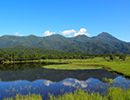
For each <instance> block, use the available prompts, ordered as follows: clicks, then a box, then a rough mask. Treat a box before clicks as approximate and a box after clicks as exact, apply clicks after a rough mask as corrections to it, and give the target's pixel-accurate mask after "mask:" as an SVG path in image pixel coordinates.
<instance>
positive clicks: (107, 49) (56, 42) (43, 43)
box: [0, 32, 130, 54]
mask: <svg viewBox="0 0 130 100" xmlns="http://www.w3.org/2000/svg"><path fill="white" fill-rule="evenodd" d="M20 46H21V47H27V48H42V49H47V50H56V51H64V52H81V53H88V54H108V53H124V54H130V43H129V42H124V41H122V40H119V39H117V38H116V37H114V36H112V35H111V34H109V33H107V32H102V33H100V34H99V35H97V36H94V37H88V36H86V35H78V36H75V37H71V38H67V37H64V36H62V35H60V34H54V35H51V36H46V37H39V36H35V35H29V36H14V35H4V36H1V37H0V48H1V49H2V48H17V47H20Z"/></svg>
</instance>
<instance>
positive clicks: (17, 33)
mask: <svg viewBox="0 0 130 100" xmlns="http://www.w3.org/2000/svg"><path fill="white" fill-rule="evenodd" d="M14 35H16V36H22V34H21V33H19V32H15V33H14Z"/></svg>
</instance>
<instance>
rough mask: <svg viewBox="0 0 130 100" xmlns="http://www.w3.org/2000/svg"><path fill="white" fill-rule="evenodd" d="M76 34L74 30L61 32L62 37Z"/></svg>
mask: <svg viewBox="0 0 130 100" xmlns="http://www.w3.org/2000/svg"><path fill="white" fill-rule="evenodd" d="M75 33H76V30H74V29H71V30H64V31H63V32H62V35H64V36H69V37H70V36H73V35H74V34H75Z"/></svg>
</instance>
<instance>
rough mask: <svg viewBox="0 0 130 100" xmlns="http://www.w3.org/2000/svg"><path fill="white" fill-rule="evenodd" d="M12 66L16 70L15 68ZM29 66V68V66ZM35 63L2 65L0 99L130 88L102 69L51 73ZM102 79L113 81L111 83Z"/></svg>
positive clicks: (129, 82) (123, 81)
mask: <svg viewBox="0 0 130 100" xmlns="http://www.w3.org/2000/svg"><path fill="white" fill-rule="evenodd" d="M16 66H18V67H17V69H16ZM30 66H31V67H30ZM40 66H41V65H38V64H31V65H28V64H26V65H12V66H6V68H7V69H8V70H7V69H4V68H3V69H2V68H1V67H4V66H1V67H0V68H1V70H0V80H1V81H0V100H2V99H3V98H6V97H14V96H15V95H16V94H21V95H27V94H40V95H42V96H43V99H44V100H47V98H48V94H52V95H61V94H64V93H66V92H73V91H75V90H76V89H79V88H80V89H83V90H85V91H87V92H99V93H101V94H105V93H106V91H107V89H108V88H109V87H121V88H124V89H128V88H130V80H128V79H126V78H124V77H122V76H119V75H118V74H116V73H111V72H109V71H107V70H105V69H93V70H53V69H44V68H41V67H40ZM104 78H111V79H113V82H112V83H106V82H104V81H103V80H104Z"/></svg>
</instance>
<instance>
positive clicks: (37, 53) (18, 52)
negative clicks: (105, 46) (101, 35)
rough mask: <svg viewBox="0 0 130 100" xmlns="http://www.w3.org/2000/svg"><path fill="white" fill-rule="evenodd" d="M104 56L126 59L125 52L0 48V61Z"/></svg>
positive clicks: (110, 58) (106, 58) (108, 58)
mask: <svg viewBox="0 0 130 100" xmlns="http://www.w3.org/2000/svg"><path fill="white" fill-rule="evenodd" d="M94 57H103V58H104V59H105V60H107V61H110V60H114V59H116V58H117V57H118V58H119V59H121V60H123V61H124V60H125V59H126V55H124V54H104V55H93V54H84V53H79V52H62V51H55V50H45V49H39V48H3V49H0V63H2V62H4V61H26V60H40V59H87V58H94Z"/></svg>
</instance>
